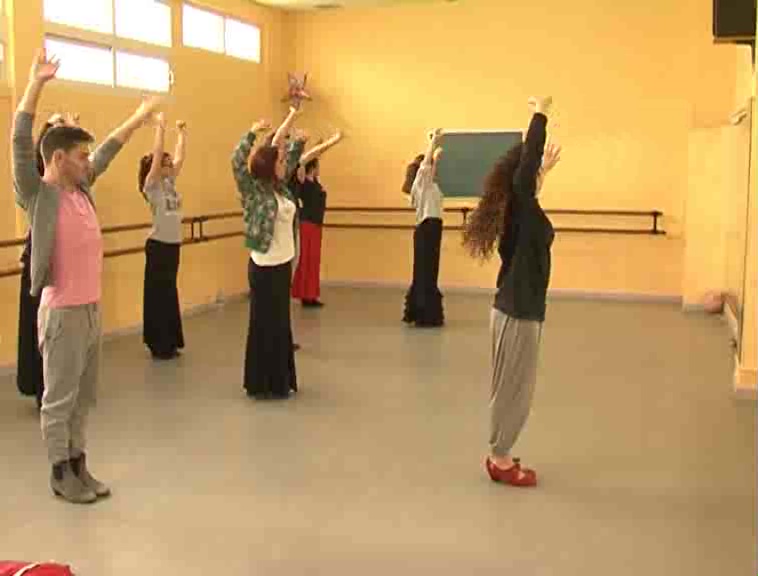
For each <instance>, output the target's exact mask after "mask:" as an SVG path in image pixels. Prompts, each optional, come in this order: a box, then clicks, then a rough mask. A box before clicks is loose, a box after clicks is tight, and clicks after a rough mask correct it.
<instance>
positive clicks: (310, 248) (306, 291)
mask: <svg viewBox="0 0 758 576" xmlns="http://www.w3.org/2000/svg"><path fill="white" fill-rule="evenodd" d="M319 296H321V226H319V225H318V224H314V223H313V222H300V262H298V265H297V270H296V271H295V277H294V278H293V280H292V297H293V298H296V299H298V300H318V299H319Z"/></svg>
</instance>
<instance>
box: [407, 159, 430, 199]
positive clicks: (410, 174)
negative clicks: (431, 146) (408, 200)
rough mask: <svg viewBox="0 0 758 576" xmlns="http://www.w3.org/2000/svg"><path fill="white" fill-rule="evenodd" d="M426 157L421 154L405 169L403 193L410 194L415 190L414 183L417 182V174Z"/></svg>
mask: <svg viewBox="0 0 758 576" xmlns="http://www.w3.org/2000/svg"><path fill="white" fill-rule="evenodd" d="M424 158H425V156H424V155H423V154H419V155H418V156H416V157H415V158H414V159H413V162H411V163H410V164H408V166H407V167H406V169H405V182H403V193H405V194H410V193H411V189H412V188H413V182H414V180H416V174H417V173H418V169H419V168H420V167H421V163H422V162H423V161H424Z"/></svg>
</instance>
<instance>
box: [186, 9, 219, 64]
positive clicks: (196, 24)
mask: <svg viewBox="0 0 758 576" xmlns="http://www.w3.org/2000/svg"><path fill="white" fill-rule="evenodd" d="M182 39H183V42H184V45H185V46H189V47H191V48H202V49H203V50H210V51H211V52H218V53H219V54H223V53H224V18H223V16H219V15H218V14H214V13H213V12H207V11H205V10H200V9H199V8H195V7H194V6H190V5H189V4H185V5H184V10H183V12H182Z"/></svg>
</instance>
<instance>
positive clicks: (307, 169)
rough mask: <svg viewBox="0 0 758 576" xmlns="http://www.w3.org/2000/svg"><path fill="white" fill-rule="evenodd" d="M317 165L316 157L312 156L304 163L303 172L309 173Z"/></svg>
mask: <svg viewBox="0 0 758 576" xmlns="http://www.w3.org/2000/svg"><path fill="white" fill-rule="evenodd" d="M318 165H319V162H318V158H313V159H312V160H308V162H306V163H305V173H306V174H310V173H311V172H313V171H314V170H315V169H316V168H318Z"/></svg>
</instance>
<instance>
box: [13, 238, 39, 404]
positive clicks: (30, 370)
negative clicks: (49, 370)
mask: <svg viewBox="0 0 758 576" xmlns="http://www.w3.org/2000/svg"><path fill="white" fill-rule="evenodd" d="M21 264H22V266H23V270H22V271H21V286H20V290H19V298H18V301H19V306H18V356H17V358H16V386H17V387H18V391H19V392H20V393H21V394H23V395H24V396H35V397H36V398H37V406H40V405H41V403H42V393H43V392H44V390H45V386H44V377H43V371H42V355H41V354H40V351H39V341H38V339H37V312H38V311H39V303H40V299H41V296H36V297H35V296H32V295H31V294H30V291H31V286H32V279H31V267H32V266H31V235H29V236H27V238H26V245H25V247H24V253H23V255H22V257H21Z"/></svg>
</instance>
